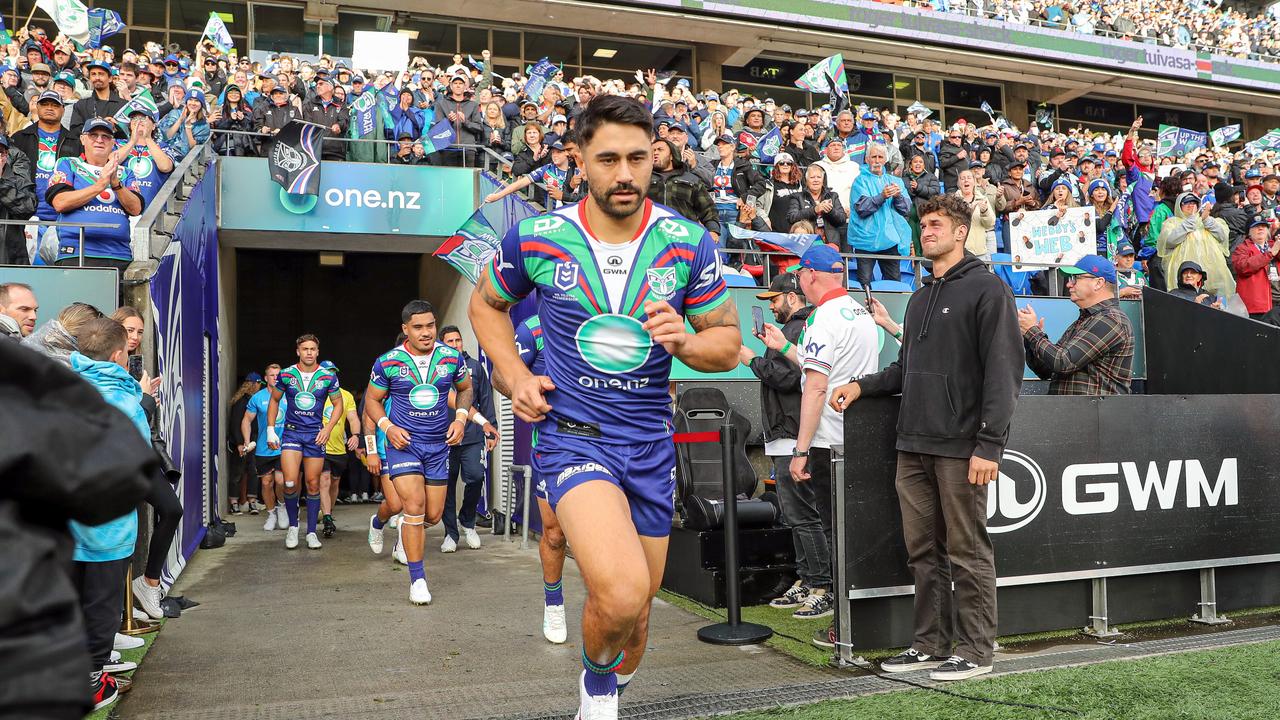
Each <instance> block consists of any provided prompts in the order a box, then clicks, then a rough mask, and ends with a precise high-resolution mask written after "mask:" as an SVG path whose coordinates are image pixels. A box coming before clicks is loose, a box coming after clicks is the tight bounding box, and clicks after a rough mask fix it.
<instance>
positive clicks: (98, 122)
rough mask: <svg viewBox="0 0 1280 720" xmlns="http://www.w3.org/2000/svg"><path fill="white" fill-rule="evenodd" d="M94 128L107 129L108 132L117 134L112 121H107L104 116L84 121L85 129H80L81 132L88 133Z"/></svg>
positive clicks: (82, 133)
mask: <svg viewBox="0 0 1280 720" xmlns="http://www.w3.org/2000/svg"><path fill="white" fill-rule="evenodd" d="M94 130H106V131H107V132H108V133H110V134H112V135H114V134H115V128H113V127H111V123H109V122H107V121H106V120H104V119H102V118H97V117H96V118H89V119H88V120H86V121H85V123H84V129H83V130H81V131H80V134H81V135H88V134H89V133H91V132H93V131H94Z"/></svg>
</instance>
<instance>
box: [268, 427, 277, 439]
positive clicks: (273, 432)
mask: <svg viewBox="0 0 1280 720" xmlns="http://www.w3.org/2000/svg"><path fill="white" fill-rule="evenodd" d="M267 442H280V436H279V435H276V429H275V428H273V427H268V428H267Z"/></svg>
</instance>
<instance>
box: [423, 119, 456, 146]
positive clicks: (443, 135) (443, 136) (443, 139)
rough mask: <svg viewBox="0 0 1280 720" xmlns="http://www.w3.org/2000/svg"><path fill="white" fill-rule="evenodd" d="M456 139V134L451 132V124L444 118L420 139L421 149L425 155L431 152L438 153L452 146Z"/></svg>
mask: <svg viewBox="0 0 1280 720" xmlns="http://www.w3.org/2000/svg"><path fill="white" fill-rule="evenodd" d="M455 139H457V134H456V133H455V132H454V130H453V123H451V122H449V120H448V119H447V118H446V119H444V120H441V121H440V122H438V123H436V124H435V125H432V126H431V129H430V130H428V131H427V134H426V136H425V137H423V138H422V149H423V150H425V151H426V154H427V155H430V154H431V153H433V152H439V151H441V150H443V149H445V148H447V147H449V146H450V145H452V144H453V142H454V140H455Z"/></svg>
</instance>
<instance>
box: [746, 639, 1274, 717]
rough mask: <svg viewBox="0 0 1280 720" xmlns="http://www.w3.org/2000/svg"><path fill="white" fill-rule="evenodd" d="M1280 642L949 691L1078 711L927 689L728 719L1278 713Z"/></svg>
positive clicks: (967, 684) (974, 682)
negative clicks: (973, 698)
mask: <svg viewBox="0 0 1280 720" xmlns="http://www.w3.org/2000/svg"><path fill="white" fill-rule="evenodd" d="M1278 657H1280V641H1277V642H1268V643H1260V644H1256V645H1241V646H1236V647H1230V648H1221V649H1218V650H1207V651H1200V652H1189V653H1181V654H1177V655H1164V656H1160V657H1154V658H1143V659H1139V660H1116V661H1112V662H1105V663H1099V664H1096V665H1088V666H1084V667H1077V668H1063V669H1060V670H1044V671H1040V672H1033V673H1022V674H1018V675H1006V676H1002V677H995V678H988V679H975V680H970V681H967V682H961V683H954V684H949V685H947V689H948V690H952V691H955V692H959V693H963V694H966V695H973V696H980V697H984V698H989V699H995V700H1003V701H1010V702H1019V703H1029V704H1035V705H1052V706H1056V707H1061V708H1068V709H1071V710H1075V711H1076V712H1077V713H1079V714H1078V715H1073V714H1068V713H1063V712H1054V711H1049V710H1034V709H1030V708H1023V707H1009V706H1001V705H993V704H989V703H982V702H974V701H971V700H963V699H960V698H953V697H949V696H946V695H942V694H939V693H935V692H929V691H926V690H909V691H903V692H892V693H885V694H880V695H870V696H866V697H859V698H853V699H849V700H830V701H825V702H819V703H814V704H812V705H803V706H798V707H790V708H779V709H777V710H770V711H765V712H753V713H743V714H740V715H733V716H730V717H731V718H732V719H733V720H860V719H862V718H867V719H871V718H874V719H876V720H880V719H881V718H893V719H894V720H917V719H918V720H939V719H940V718H946V720H1036V719H1038V718H1070V717H1079V718H1085V720H1218V719H1221V720H1228V719H1230V720H1236V719H1237V718H1247V719H1251V718H1258V719H1259V720H1261V719H1262V718H1267V719H1268V720H1270V719H1272V718H1275V717H1276V715H1277V713H1280V660H1278V659H1277V658H1278Z"/></svg>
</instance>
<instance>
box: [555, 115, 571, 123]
mask: <svg viewBox="0 0 1280 720" xmlns="http://www.w3.org/2000/svg"><path fill="white" fill-rule="evenodd" d="M558 122H562V123H567V122H569V118H566V117H565V116H563V115H552V116H551V124H552V125H555V124H556V123H558Z"/></svg>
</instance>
